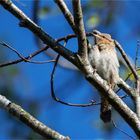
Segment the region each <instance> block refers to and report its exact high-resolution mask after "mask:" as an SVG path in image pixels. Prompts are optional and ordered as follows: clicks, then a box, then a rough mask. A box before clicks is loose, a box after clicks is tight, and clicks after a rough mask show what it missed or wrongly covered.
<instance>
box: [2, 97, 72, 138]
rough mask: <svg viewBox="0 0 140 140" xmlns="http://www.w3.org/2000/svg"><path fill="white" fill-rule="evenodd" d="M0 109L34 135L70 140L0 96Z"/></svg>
mask: <svg viewBox="0 0 140 140" xmlns="http://www.w3.org/2000/svg"><path fill="white" fill-rule="evenodd" d="M0 107H1V108H3V109H6V110H7V111H8V112H9V113H10V114H11V115H12V116H14V117H16V118H17V119H18V120H20V121H21V122H23V123H24V124H26V125H27V126H29V127H30V128H31V129H33V130H34V131H35V132H36V133H38V134H40V135H41V136H43V137H44V138H46V139H48V138H49V139H55V140H70V139H69V137H65V136H63V135H61V134H59V133H58V132H56V131H55V130H52V129H51V128H49V127H48V126H46V125H44V124H43V123H41V122H40V121H38V120H37V119H35V118H34V117H33V116H31V115H30V114H29V113H27V112H26V111H25V110H24V109H22V108H21V107H20V106H19V105H16V104H15V103H12V102H11V101H10V100H8V99H7V98H6V97H5V96H2V95H0Z"/></svg>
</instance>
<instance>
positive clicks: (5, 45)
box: [0, 42, 55, 64]
mask: <svg viewBox="0 0 140 140" xmlns="http://www.w3.org/2000/svg"><path fill="white" fill-rule="evenodd" d="M0 45H2V46H4V47H7V48H8V49H10V50H12V51H13V52H15V53H16V54H17V55H18V56H19V57H20V58H21V59H20V60H23V61H24V62H29V63H34V64H46V63H50V62H54V61H55V60H46V61H33V60H30V59H31V58H32V57H33V55H30V56H29V57H24V56H22V55H21V54H20V53H19V52H18V51H17V50H16V49H15V48H13V47H11V46H9V45H8V44H6V43H4V42H0ZM36 55H37V54H36ZM34 56H35V55H34ZM26 58H28V59H26ZM15 61H17V60H15ZM15 61H14V62H15ZM14 62H13V63H14ZM10 64H12V63H10Z"/></svg>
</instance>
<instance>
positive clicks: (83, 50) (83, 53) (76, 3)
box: [72, 0, 88, 63]
mask: <svg viewBox="0 0 140 140" xmlns="http://www.w3.org/2000/svg"><path fill="white" fill-rule="evenodd" d="M72 4H73V12H74V23H75V26H76V35H77V37H78V54H79V56H80V57H81V58H82V61H83V62H86V63H87V62H88V56H87V54H88V53H87V39H86V33H85V29H84V23H83V14H82V8H81V3H80V0H73V1H72Z"/></svg>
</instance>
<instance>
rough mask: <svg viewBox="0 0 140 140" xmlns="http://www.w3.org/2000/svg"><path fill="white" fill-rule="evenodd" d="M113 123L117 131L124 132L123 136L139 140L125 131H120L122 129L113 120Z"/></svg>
mask: <svg viewBox="0 0 140 140" xmlns="http://www.w3.org/2000/svg"><path fill="white" fill-rule="evenodd" d="M111 122H112V124H113V126H114V127H115V128H116V129H117V130H119V131H120V132H122V133H123V134H125V135H126V136H128V137H129V138H131V139H133V140H137V138H134V137H132V136H131V135H129V134H128V133H127V132H125V131H124V130H122V129H120V128H119V127H118V126H117V125H116V123H115V122H114V120H112V121H111Z"/></svg>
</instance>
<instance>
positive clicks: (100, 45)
mask: <svg viewBox="0 0 140 140" xmlns="http://www.w3.org/2000/svg"><path fill="white" fill-rule="evenodd" d="M94 33H95V45H93V46H90V47H89V61H90V63H91V65H92V66H93V67H94V68H95V69H96V70H97V73H98V74H99V75H100V76H101V77H102V78H103V79H104V80H106V81H107V82H108V84H109V85H110V87H111V88H112V89H113V88H114V86H115V84H116V83H117V81H118V80H119V62H118V58H117V54H116V50H115V44H114V42H113V40H112V39H111V36H110V35H109V34H104V33H100V32H96V31H94ZM100 117H101V119H102V120H103V121H104V122H110V120H111V105H110V104H109V102H108V101H107V99H106V97H103V96H102V97H101V114H100Z"/></svg>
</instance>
